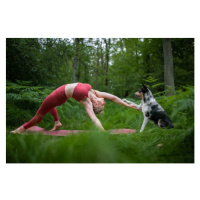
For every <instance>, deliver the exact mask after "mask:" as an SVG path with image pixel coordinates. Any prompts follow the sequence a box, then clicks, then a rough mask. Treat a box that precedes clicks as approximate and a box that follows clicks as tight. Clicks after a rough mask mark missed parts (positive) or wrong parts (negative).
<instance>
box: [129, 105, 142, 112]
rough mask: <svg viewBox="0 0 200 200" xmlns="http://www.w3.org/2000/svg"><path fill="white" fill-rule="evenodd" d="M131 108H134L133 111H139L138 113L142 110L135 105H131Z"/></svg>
mask: <svg viewBox="0 0 200 200" xmlns="http://www.w3.org/2000/svg"><path fill="white" fill-rule="evenodd" d="M129 108H132V109H135V110H138V111H141V110H142V109H141V108H140V107H136V106H135V105H134V104H131V105H130V104H129Z"/></svg>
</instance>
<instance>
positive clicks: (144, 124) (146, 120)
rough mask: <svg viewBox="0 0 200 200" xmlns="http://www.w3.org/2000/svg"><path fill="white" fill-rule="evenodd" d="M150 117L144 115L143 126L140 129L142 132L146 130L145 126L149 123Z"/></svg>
mask: <svg viewBox="0 0 200 200" xmlns="http://www.w3.org/2000/svg"><path fill="white" fill-rule="evenodd" d="M147 122H148V117H146V116H144V121H143V123H142V127H141V129H140V133H141V132H142V131H143V130H144V128H145V126H146V125H147Z"/></svg>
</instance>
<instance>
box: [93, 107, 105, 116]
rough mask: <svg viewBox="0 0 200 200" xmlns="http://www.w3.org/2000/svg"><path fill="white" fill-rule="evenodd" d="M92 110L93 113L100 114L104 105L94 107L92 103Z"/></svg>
mask: <svg viewBox="0 0 200 200" xmlns="http://www.w3.org/2000/svg"><path fill="white" fill-rule="evenodd" d="M93 110H94V113H95V114H102V113H104V106H97V107H94V105H93Z"/></svg>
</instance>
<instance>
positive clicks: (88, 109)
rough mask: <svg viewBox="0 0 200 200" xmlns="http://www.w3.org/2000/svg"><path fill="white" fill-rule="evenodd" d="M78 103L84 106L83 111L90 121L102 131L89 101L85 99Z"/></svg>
mask: <svg viewBox="0 0 200 200" xmlns="http://www.w3.org/2000/svg"><path fill="white" fill-rule="evenodd" d="M80 103H81V104H82V105H84V107H85V110H86V112H87V114H88V115H89V117H90V119H91V120H92V122H93V123H94V124H95V125H96V126H97V127H98V128H99V129H101V130H104V128H103V126H102V124H101V122H100V121H99V119H98V118H97V117H96V115H95V113H94V111H93V105H92V102H91V101H90V99H89V98H86V100H81V101H80Z"/></svg>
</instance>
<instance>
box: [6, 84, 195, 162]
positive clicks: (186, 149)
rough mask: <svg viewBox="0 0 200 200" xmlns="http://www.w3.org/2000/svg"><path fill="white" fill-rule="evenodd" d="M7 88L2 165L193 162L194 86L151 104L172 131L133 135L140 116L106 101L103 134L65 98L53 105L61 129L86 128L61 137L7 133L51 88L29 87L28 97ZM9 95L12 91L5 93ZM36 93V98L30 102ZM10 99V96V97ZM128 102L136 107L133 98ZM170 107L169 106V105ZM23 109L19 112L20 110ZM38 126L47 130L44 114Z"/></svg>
mask: <svg viewBox="0 0 200 200" xmlns="http://www.w3.org/2000/svg"><path fill="white" fill-rule="evenodd" d="M9 87H10V86H8V88H7V107H6V110H7V118H6V120H7V135H6V159H7V162H8V163H15V162H17V163H18V162H20V163H54V162H55V163H188V162H189V163H192V162H194V88H193V87H184V88H183V90H182V91H178V92H177V94H176V95H174V96H172V97H165V96H162V97H159V98H157V101H158V102H159V103H160V104H161V105H162V107H163V108H164V109H165V110H166V112H167V113H168V114H169V116H170V118H171V119H172V121H173V123H174V126H175V128H174V129H159V128H158V127H156V125H154V124H151V123H148V124H147V126H146V128H145V130H144V132H142V133H139V130H140V127H141V125H142V122H143V115H142V113H141V112H138V111H136V110H132V109H128V108H126V107H123V106H121V105H118V104H115V103H113V102H112V101H108V100H107V102H106V107H105V113H104V114H102V115H100V116H98V117H99V119H100V121H101V122H102V125H103V126H104V128H105V129H106V130H107V131H105V132H101V131H98V130H97V129H96V127H95V126H94V125H93V124H92V122H91V120H90V119H89V117H88V116H87V115H86V111H85V109H84V108H83V106H82V105H81V104H79V103H78V102H76V101H75V100H74V99H69V100H68V101H67V102H66V103H65V104H64V105H61V106H59V107H57V109H58V113H59V117H60V120H61V122H62V124H63V127H62V129H69V130H90V131H89V132H87V133H81V134H78V135H70V136H67V137H55V136H43V135H40V134H39V135H30V134H27V135H18V134H17V135H13V134H10V133H9V131H10V130H12V129H14V128H16V127H17V126H20V125H21V124H22V123H24V122H26V121H28V120H30V118H31V117H32V116H33V115H34V113H35V112H36V111H37V109H38V107H39V106H40V103H41V101H42V99H43V98H45V95H48V94H49V93H50V91H51V88H46V89H45V90H44V88H38V87H32V89H31V90H30V94H31V95H30V96H29V97H28V95H27V91H26V90H25V89H24V87H25V86H21V88H23V89H22V90H19V89H18V88H19V87H20V85H17V84H15V87H16V88H15V87H13V88H12V90H11V88H9ZM11 91H12V93H11ZM37 94H38V98H37V99H38V100H37V101H36V99H35V98H34V96H35V95H37ZM12 95H13V96H12ZM129 100H131V101H133V102H135V103H137V104H139V102H138V101H135V99H131V98H129ZM172 105H173V106H172ZM23 108H24V109H23ZM39 126H41V127H43V128H45V129H47V130H48V129H51V128H52V127H53V118H52V116H51V115H50V114H47V115H46V116H45V117H44V119H43V120H42V121H41V122H40V124H39ZM119 128H128V129H136V130H137V131H136V133H135V134H128V135H123V134H122V135H112V134H111V133H110V132H109V130H110V129H119Z"/></svg>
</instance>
